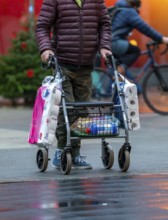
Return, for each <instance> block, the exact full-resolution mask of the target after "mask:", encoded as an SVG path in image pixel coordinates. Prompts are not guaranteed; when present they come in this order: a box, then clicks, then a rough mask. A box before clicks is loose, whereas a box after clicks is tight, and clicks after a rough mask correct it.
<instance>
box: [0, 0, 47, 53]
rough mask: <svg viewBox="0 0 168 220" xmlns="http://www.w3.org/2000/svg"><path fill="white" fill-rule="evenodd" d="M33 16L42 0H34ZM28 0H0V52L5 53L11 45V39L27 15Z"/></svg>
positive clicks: (36, 13)
mask: <svg viewBox="0 0 168 220" xmlns="http://www.w3.org/2000/svg"><path fill="white" fill-rule="evenodd" d="M34 2H35V16H36V15H38V13H39V11H40V8H41V5H42V2H43V0H34ZM28 7H29V0H20V1H18V0H12V1H11V0H1V3H0V15H1V16H0V54H5V53H7V51H8V48H9V47H10V46H11V39H12V38H14V37H15V36H14V35H16V33H17V32H18V31H19V30H20V29H21V23H23V22H24V21H26V19H27V17H28Z"/></svg>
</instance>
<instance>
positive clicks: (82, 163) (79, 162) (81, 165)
mask: <svg viewBox="0 0 168 220" xmlns="http://www.w3.org/2000/svg"><path fill="white" fill-rule="evenodd" d="M72 168H75V169H83V170H90V169H92V166H91V165H90V164H88V163H87V162H86V157H84V156H77V157H75V158H74V159H73V160H72Z"/></svg>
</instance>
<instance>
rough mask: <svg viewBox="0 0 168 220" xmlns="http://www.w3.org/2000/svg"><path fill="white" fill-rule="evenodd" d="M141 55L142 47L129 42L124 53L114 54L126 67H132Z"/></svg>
mask: <svg viewBox="0 0 168 220" xmlns="http://www.w3.org/2000/svg"><path fill="white" fill-rule="evenodd" d="M139 55H140V49H139V47H137V46H134V45H132V44H129V46H128V49H127V51H126V52H125V53H124V54H123V55H118V54H114V56H115V57H116V58H117V61H118V63H119V64H122V65H123V66H124V68H126V69H127V68H128V67H130V66H131V65H132V64H134V63H135V61H136V60H137V59H138V57H139Z"/></svg>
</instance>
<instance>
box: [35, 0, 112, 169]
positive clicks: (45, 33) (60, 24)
mask: <svg viewBox="0 0 168 220" xmlns="http://www.w3.org/2000/svg"><path fill="white" fill-rule="evenodd" d="M36 39H37V43H38V46H39V51H40V54H41V59H42V61H43V62H47V61H48V58H49V55H50V54H52V55H55V56H56V57H57V59H58V63H59V65H60V67H61V68H62V72H63V75H64V76H65V80H64V81H63V83H62V86H63V90H64V92H65V100H66V102H79V101H89V100H90V96H91V89H92V78H91V72H92V70H93V63H94V59H95V54H96V53H97V51H99V52H100V54H101V56H102V57H103V58H104V59H106V55H107V54H111V22H110V18H109V15H108V11H107V8H106V6H105V4H104V1H103V0H44V1H43V4H42V8H41V11H40V15H39V17H38V21H37V26H36ZM56 137H57V150H56V152H55V156H54V159H53V161H52V165H53V166H54V167H56V168H57V167H60V157H61V153H62V150H63V149H64V147H65V146H66V126H65V121H64V117H63V115H61V114H60V115H59V119H58V126H57V130H56ZM71 145H72V146H73V152H72V158H73V166H75V167H76V168H81V169H91V168H92V167H91V165H90V164H88V163H87V161H86V159H85V157H83V156H81V155H80V147H81V143H80V141H77V140H76V141H75V140H71Z"/></svg>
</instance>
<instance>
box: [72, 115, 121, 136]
mask: <svg viewBox="0 0 168 220" xmlns="http://www.w3.org/2000/svg"><path fill="white" fill-rule="evenodd" d="M119 123H120V122H119V120H118V119H117V118H116V117H114V116H112V115H101V116H98V115H97V116H95V115H92V114H90V115H89V116H88V117H86V118H82V117H79V118H78V119H77V120H76V121H75V123H73V124H72V126H71V131H72V134H74V135H75V136H82V137H83V136H116V135H119Z"/></svg>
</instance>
